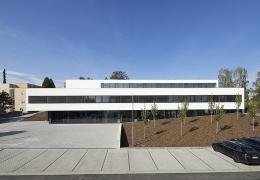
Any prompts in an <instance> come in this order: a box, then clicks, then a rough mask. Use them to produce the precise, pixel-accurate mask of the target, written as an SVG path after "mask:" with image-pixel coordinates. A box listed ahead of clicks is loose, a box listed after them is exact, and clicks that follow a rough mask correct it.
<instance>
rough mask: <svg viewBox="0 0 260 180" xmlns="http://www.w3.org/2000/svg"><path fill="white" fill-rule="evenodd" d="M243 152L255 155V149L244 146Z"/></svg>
mask: <svg viewBox="0 0 260 180" xmlns="http://www.w3.org/2000/svg"><path fill="white" fill-rule="evenodd" d="M243 150H244V151H245V152H247V153H255V152H256V150H255V149H253V148H251V147H247V146H244V147H243Z"/></svg>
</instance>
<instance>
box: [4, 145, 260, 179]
mask: <svg viewBox="0 0 260 180" xmlns="http://www.w3.org/2000/svg"><path fill="white" fill-rule="evenodd" d="M241 171H242V172H244V171H260V166H247V165H244V164H240V163H235V162H234V161H233V160H232V159H230V158H228V157H226V156H224V155H222V154H220V153H216V152H214V151H213V150H212V149H211V148H160V149H157V148H154V149H146V148H124V149H2V150H1V151H0V175H3V174H12V175H13V174H43V175H46V174H129V173H193V172H196V173H198V172H241Z"/></svg>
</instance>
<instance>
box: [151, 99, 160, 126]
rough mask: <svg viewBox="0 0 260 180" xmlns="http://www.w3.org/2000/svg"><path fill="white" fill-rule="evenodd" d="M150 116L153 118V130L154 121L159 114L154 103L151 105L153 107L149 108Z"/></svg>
mask: <svg viewBox="0 0 260 180" xmlns="http://www.w3.org/2000/svg"><path fill="white" fill-rule="evenodd" d="M151 114H152V116H153V128H155V119H156V117H157V116H158V114H159V110H158V107H157V105H156V104H155V103H153V105H152V106H151Z"/></svg>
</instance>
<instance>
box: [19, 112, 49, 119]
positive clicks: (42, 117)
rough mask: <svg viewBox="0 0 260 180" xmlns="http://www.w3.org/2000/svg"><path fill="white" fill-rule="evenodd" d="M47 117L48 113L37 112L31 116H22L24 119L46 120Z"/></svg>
mask: <svg viewBox="0 0 260 180" xmlns="http://www.w3.org/2000/svg"><path fill="white" fill-rule="evenodd" d="M47 119H48V113H47V112H45V111H43V112H38V113H36V114H34V115H33V116H31V117H27V118H24V121H46V120H47Z"/></svg>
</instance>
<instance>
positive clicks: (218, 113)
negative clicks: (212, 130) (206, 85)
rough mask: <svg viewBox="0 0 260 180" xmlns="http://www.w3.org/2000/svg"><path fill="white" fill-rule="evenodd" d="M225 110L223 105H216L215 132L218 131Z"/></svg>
mask: <svg viewBox="0 0 260 180" xmlns="http://www.w3.org/2000/svg"><path fill="white" fill-rule="evenodd" d="M224 114H225V111H224V105H222V106H219V105H216V113H215V117H214V119H215V121H216V122H217V126H216V134H217V133H218V132H219V130H218V129H219V122H220V120H221V119H222V118H223V117H224Z"/></svg>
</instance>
